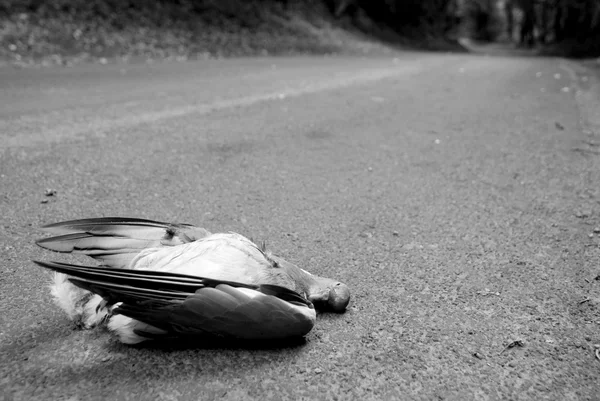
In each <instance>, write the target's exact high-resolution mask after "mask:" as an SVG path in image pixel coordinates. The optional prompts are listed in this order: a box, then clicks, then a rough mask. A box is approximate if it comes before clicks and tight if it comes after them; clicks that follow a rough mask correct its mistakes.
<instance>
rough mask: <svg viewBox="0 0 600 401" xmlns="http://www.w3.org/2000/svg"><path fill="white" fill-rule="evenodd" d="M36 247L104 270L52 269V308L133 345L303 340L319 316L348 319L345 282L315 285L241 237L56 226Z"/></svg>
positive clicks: (120, 221) (136, 225)
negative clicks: (171, 340)
mask: <svg viewBox="0 0 600 401" xmlns="http://www.w3.org/2000/svg"><path fill="white" fill-rule="evenodd" d="M43 229H44V230H45V231H47V232H49V233H51V234H53V235H54V236H52V237H49V238H45V239H41V240H38V241H37V242H36V243H37V244H38V245H39V246H41V247H43V248H46V249H50V250H52V251H56V252H62V253H73V254H84V255H87V256H91V257H92V258H94V259H96V260H98V261H99V262H100V263H101V264H100V265H99V266H95V267H93V266H81V265H74V264H67V263H60V262H41V261H35V263H36V264H38V265H40V266H42V267H45V268H47V269H50V270H53V271H54V272H55V274H54V281H53V283H52V285H51V291H52V295H53V297H54V301H55V303H56V304H58V306H59V307H60V308H61V309H63V310H64V311H65V312H66V313H67V315H68V316H69V318H70V319H71V320H73V321H74V322H75V323H76V324H77V325H78V326H79V327H82V328H86V329H89V328H93V327H97V326H104V325H106V326H107V327H108V329H109V330H110V331H111V332H113V333H115V334H116V335H117V337H118V338H119V340H120V341H121V342H123V343H126V344H136V343H140V342H142V341H146V340H153V339H160V338H166V337H178V336H182V337H184V336H185V337H189V336H206V335H212V336H219V337H229V338H237V339H249V340H254V339H256V340H259V339H263V340H264V339H284V338H289V337H299V336H304V335H306V334H307V333H308V332H309V331H310V330H311V329H312V328H313V326H314V324H315V320H316V312H315V307H316V308H317V309H320V310H326V311H332V312H338V313H341V312H344V311H345V309H346V306H347V305H348V302H349V301H350V291H349V289H348V287H347V286H346V285H345V284H342V283H340V282H338V281H335V280H331V279H328V278H323V277H318V276H315V275H312V274H311V273H309V272H307V271H306V270H303V269H301V268H299V267H297V266H296V265H294V264H292V263H290V262H288V261H286V260H285V259H283V258H280V257H278V256H275V255H273V254H271V253H270V252H269V251H267V250H266V249H265V247H264V245H263V246H259V245H257V244H255V243H254V242H252V241H251V240H249V239H248V238H246V237H244V236H242V235H239V234H236V233H220V234H211V233H210V232H208V231H207V230H205V229H204V228H200V227H195V226H193V225H189V224H171V223H163V222H158V221H152V220H144V219H135V218H121V217H108V218H95V219H84V220H72V221H66V222H62V223H56V224H50V225H47V226H44V227H43Z"/></svg>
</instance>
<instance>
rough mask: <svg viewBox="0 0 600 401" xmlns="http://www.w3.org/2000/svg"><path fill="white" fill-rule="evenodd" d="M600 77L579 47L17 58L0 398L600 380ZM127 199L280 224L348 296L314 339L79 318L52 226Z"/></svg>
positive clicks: (2, 203)
mask: <svg viewBox="0 0 600 401" xmlns="http://www.w3.org/2000/svg"><path fill="white" fill-rule="evenodd" d="M599 96H600V89H599V86H598V81H597V79H596V78H594V76H593V74H591V73H590V71H588V70H587V69H586V68H585V67H582V66H580V65H578V64H575V63H573V62H568V61H565V60H560V59H536V58H508V57H506V58H504V57H481V56H479V57H478V56H469V55H443V54H437V55H433V54H417V53H406V54H404V55H401V56H398V57H397V58H395V59H392V58H386V59H384V58H381V59H359V58H288V59H279V58H263V59H239V60H222V61H200V62H188V63H181V64H176V63H172V64H154V65H138V66H124V65H116V66H111V65H106V66H79V67H73V68H70V69H40V70H31V69H30V70H13V69H9V68H3V69H0V211H1V212H0V223H1V227H2V230H1V232H0V245H1V247H0V252H1V254H2V263H1V264H0V271H1V272H2V275H1V276H0V298H1V302H0V393H2V394H4V396H5V399H7V400H13V399H14V400H33V399H39V400H55V399H56V400H58V399H61V400H65V399H67V400H100V399H110V400H141V399H148V400H180V399H181V400H200V399H201V400H213V399H225V400H251V399H256V400H281V399H287V400H292V399H306V400H321V399H323V400H349V399H357V400H370V399H372V400H380V399H393V398H396V399H450V400H453V399H454V400H462V399H491V400H494V399H536V400H539V399H557V400H558V399H560V400H563V399H571V400H575V399H581V400H585V399H598V397H599V394H600V383H599V381H598V377H599V376H600V360H599V359H596V357H595V354H594V351H595V350H596V349H597V348H596V345H598V344H600V330H599V329H600V281H599V279H598V278H597V277H598V275H600V264H599V263H598V262H599V261H600V248H599V244H600V187H599V186H598V182H600V181H599V179H600V168H599V167H600V146H599V145H600V124H599V123H600V118H599V116H598V114H599V112H600V101H599V100H598V99H599ZM47 190H52V191H56V193H55V194H54V195H53V196H46V195H45V193H46V191H47ZM115 215H121V216H132V217H133V216H135V217H143V218H152V219H159V220H164V221H176V222H189V223H194V224H200V225H203V226H205V227H206V228H208V229H210V230H212V231H221V230H222V231H225V230H234V231H237V232H240V233H243V234H245V235H247V236H251V237H253V238H254V239H258V240H261V239H265V240H267V244H268V245H269V247H270V248H271V249H272V250H274V251H275V252H276V253H278V254H280V255H282V256H285V257H286V258H288V259H289V260H291V261H293V262H295V263H297V264H298V265H300V266H301V267H303V268H305V269H307V270H309V271H312V272H314V273H317V274H319V275H323V276H327V277H333V278H337V279H339V280H341V281H343V282H345V283H346V284H348V285H349V286H350V288H351V290H352V292H353V300H352V302H351V304H350V308H349V310H348V312H347V313H345V314H344V315H327V314H323V315H320V316H319V317H318V321H317V326H316V327H315V329H314V330H313V331H312V332H311V333H310V334H309V335H308V336H307V338H306V341H304V342H300V343H294V344H261V345H257V346H249V345H241V344H205V345H203V346H199V347H196V348H194V347H190V346H188V345H181V344H168V345H163V346H146V347H127V346H123V345H120V344H118V343H117V342H116V341H115V340H114V339H112V338H111V337H110V336H109V335H108V333H105V332H102V331H100V332H83V331H77V330H74V329H73V328H72V327H71V325H70V323H69V321H68V320H67V319H66V317H65V316H63V315H62V314H61V312H60V311H59V310H57V308H56V307H55V306H54V305H53V304H51V302H50V295H49V292H48V288H47V283H48V275H46V274H45V273H44V272H42V271H40V269H39V268H37V267H35V266H33V264H32V263H31V262H30V260H31V259H34V258H35V259H40V258H42V259H56V258H57V257H56V255H51V254H49V253H48V252H44V251H43V250H41V249H38V248H36V247H35V245H34V244H33V241H34V239H36V238H39V237H40V236H41V235H42V234H41V233H40V232H39V230H38V229H37V228H38V227H39V226H41V225H43V224H46V223H51V222H56V221H61V220H65V219H74V218H84V217H100V216H115ZM596 228H597V230H596V231H597V233H595V232H594V230H595V229H596ZM510 345H513V346H512V347H511V346H510ZM598 346H600V345H598Z"/></svg>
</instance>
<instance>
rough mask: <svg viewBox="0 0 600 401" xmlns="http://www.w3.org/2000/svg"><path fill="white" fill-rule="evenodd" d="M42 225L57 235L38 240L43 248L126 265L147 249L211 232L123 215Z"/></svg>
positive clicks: (172, 244) (111, 265)
mask: <svg viewBox="0 0 600 401" xmlns="http://www.w3.org/2000/svg"><path fill="white" fill-rule="evenodd" d="M42 229H43V230H44V231H46V232H49V233H51V234H54V235H55V236H53V237H49V238H44V239H41V240H38V241H36V243H37V245H39V246H41V247H42V248H46V249H50V250H52V251H56V252H63V253H78V254H84V255H87V256H90V257H92V258H94V259H97V260H99V261H101V262H102V263H104V264H105V265H107V266H110V267H118V268H125V267H127V266H128V265H129V263H130V262H131V260H132V259H133V258H134V257H135V256H136V255H137V254H138V253H139V252H140V251H142V250H144V249H147V248H154V247H165V246H174V245H180V244H185V243H188V242H192V241H195V240H198V239H200V238H204V237H206V236H208V235H210V232H209V231H207V230H205V229H204V228H201V227H196V226H193V225H190V224H170V223H164V222H160V221H152V220H145V219H135V218H124V217H104V218H96V219H83V220H70V221H65V222H61V223H54V224H49V225H46V226H44V227H42Z"/></svg>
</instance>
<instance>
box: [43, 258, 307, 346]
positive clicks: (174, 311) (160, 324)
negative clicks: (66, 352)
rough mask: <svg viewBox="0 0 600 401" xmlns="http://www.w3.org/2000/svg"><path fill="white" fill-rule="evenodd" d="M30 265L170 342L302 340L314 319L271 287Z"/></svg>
mask: <svg viewBox="0 0 600 401" xmlns="http://www.w3.org/2000/svg"><path fill="white" fill-rule="evenodd" d="M35 263H37V264H38V265H40V266H42V267H45V268H48V269H51V270H54V271H57V272H59V273H64V274H67V275H68V276H69V280H70V281H71V282H72V283H73V284H75V285H77V286H79V287H81V288H84V289H86V290H89V291H92V292H94V293H96V294H99V295H101V296H102V297H103V298H104V299H105V300H106V301H107V302H108V303H109V304H118V306H117V307H116V308H115V309H113V313H116V314H122V315H124V316H127V317H130V318H132V319H135V320H138V321H141V322H143V323H146V324H149V325H151V326H154V327H157V328H159V329H162V330H164V331H165V332H166V333H167V334H166V335H170V336H173V335H179V336H189V335H198V334H204V335H206V334H209V335H217V336H223V337H233V338H240V339H281V338H288V337H298V336H303V335H305V334H307V333H308V332H309V331H310V330H311V329H312V327H313V326H314V323H315V319H316V314H315V310H314V307H313V305H312V304H311V303H310V302H309V301H308V300H307V299H306V298H304V297H302V296H301V295H299V294H298V293H296V292H294V291H291V290H289V289H287V288H283V287H279V286H275V285H248V284H243V283H236V282H231V281H229V282H228V281H220V280H212V279H206V278H201V277H195V276H188V275H182V274H172V273H165V272H157V271H149V270H128V269H111V268H98V267H88V266H77V265H70V264H65V263H57V262H37V261H36V262H35ZM137 334H140V335H142V336H144V334H145V333H137Z"/></svg>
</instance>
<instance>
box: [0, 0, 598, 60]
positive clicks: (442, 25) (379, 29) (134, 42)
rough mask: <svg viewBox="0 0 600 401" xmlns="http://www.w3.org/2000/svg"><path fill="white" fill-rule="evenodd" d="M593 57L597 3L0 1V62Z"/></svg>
mask: <svg viewBox="0 0 600 401" xmlns="http://www.w3.org/2000/svg"><path fill="white" fill-rule="evenodd" d="M486 43H495V44H500V45H502V46H505V47H507V48H515V49H516V48H519V49H531V52H534V53H535V54H547V55H561V56H569V57H594V56H596V57H597V56H598V55H600V0H175V1H166V0H154V1H146V0H0V59H1V60H2V61H3V62H4V63H13V64H21V65H28V64H42V65H55V64H64V65H71V64H74V63H78V62H81V61H94V62H100V63H109V62H113V61H119V60H125V61H127V60H131V59H136V58H141V59H143V60H146V61H152V60H154V59H174V60H180V61H183V60H187V59H197V58H213V57H227V56H254V55H284V54H333V53H335V54H340V53H343V54H364V55H369V54H373V53H379V54H380V53H386V52H391V51H394V50H397V49H398V48H411V49H425V50H442V51H460V50H463V51H464V50H465V47H467V48H468V47H469V45H472V44H475V45H481V44H486Z"/></svg>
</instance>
